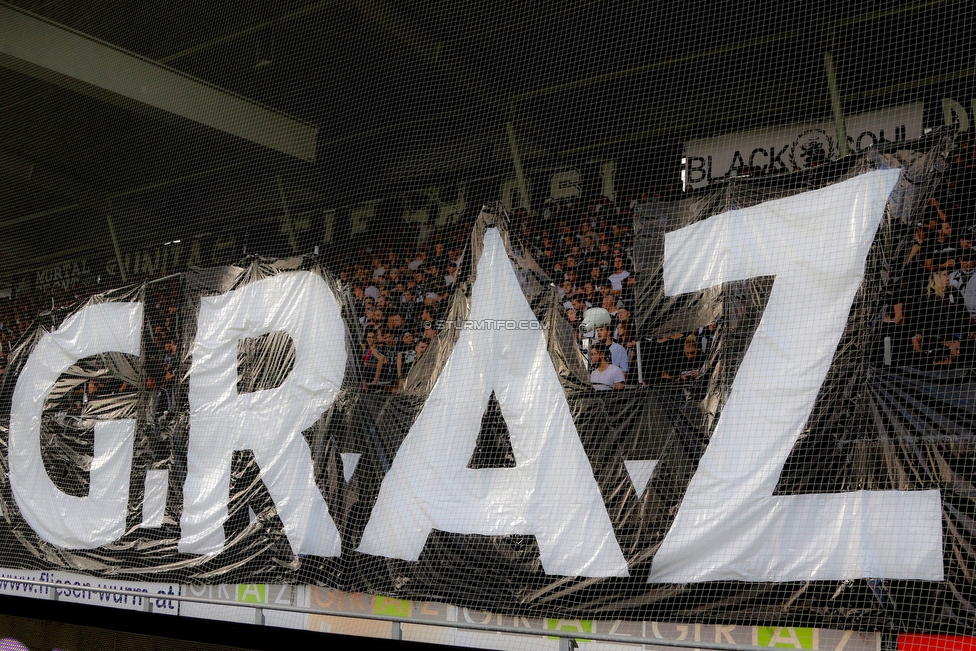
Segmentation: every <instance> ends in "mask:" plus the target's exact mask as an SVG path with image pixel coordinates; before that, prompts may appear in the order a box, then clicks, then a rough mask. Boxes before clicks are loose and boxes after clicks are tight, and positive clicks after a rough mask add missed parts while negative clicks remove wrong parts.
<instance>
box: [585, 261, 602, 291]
mask: <svg viewBox="0 0 976 651" xmlns="http://www.w3.org/2000/svg"><path fill="white" fill-rule="evenodd" d="M603 271H604V269H603V267H602V265H600V264H595V265H593V266H592V267H590V275H589V277H588V278H589V280H590V282H591V283H593V286H594V287H599V286H600V285H601V284H603V280H604V276H603Z"/></svg>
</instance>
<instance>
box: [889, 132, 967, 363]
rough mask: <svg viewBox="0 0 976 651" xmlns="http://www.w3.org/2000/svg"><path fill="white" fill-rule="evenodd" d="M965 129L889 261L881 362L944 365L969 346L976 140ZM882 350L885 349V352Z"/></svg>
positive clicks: (962, 359) (962, 357) (963, 356)
mask: <svg viewBox="0 0 976 651" xmlns="http://www.w3.org/2000/svg"><path fill="white" fill-rule="evenodd" d="M974 144H976V143H974V142H973V140H972V138H971V136H969V135H968V134H966V135H964V136H963V137H962V138H961V139H960V140H959V141H958V142H957V147H956V149H955V150H954V151H953V155H952V159H951V161H950V162H949V165H948V168H947V169H946V171H945V174H944V176H943V178H942V181H941V183H939V185H938V186H937V188H936V192H935V196H933V197H932V198H930V199H929V200H928V202H927V203H926V205H925V206H924V208H923V209H922V211H921V214H920V215H918V218H917V220H916V222H915V224H914V225H913V226H912V227H911V232H909V233H908V234H907V235H906V237H904V238H902V240H901V242H900V246H899V248H898V249H897V251H896V253H895V259H894V260H893V261H892V263H891V267H892V273H891V277H890V280H889V282H888V289H887V294H886V296H885V297H884V298H885V304H884V307H883V308H882V310H881V311H880V315H879V318H878V323H877V330H876V332H877V334H878V335H879V337H878V345H877V350H878V351H879V357H881V356H882V355H883V356H884V362H885V363H893V364H895V365H910V366H915V367H919V368H931V369H939V368H942V369H949V368H953V367H957V366H961V365H963V364H965V365H967V366H968V365H969V364H971V363H972V362H973V361H976V360H974V353H976V341H974V338H976V282H972V279H973V276H974V275H976V274H974V272H976V249H974V248H973V240H974V239H976V212H974V209H976V196H974V195H973V193H972V189H973V184H974V182H976V146H974ZM884 351H888V352H884Z"/></svg>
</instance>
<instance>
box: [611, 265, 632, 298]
mask: <svg viewBox="0 0 976 651" xmlns="http://www.w3.org/2000/svg"><path fill="white" fill-rule="evenodd" d="M628 278H630V272H629V271H627V269H625V268H624V259H623V258H621V257H616V258H614V259H613V273H612V274H610V277H609V280H610V284H611V285H612V287H613V293H614V294H620V293H622V292H623V290H624V281H625V280H627V279H628Z"/></svg>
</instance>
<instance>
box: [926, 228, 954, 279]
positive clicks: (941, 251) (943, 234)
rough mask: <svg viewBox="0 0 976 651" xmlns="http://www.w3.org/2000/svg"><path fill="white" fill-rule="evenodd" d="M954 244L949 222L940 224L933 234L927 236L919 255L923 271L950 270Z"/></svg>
mask: <svg viewBox="0 0 976 651" xmlns="http://www.w3.org/2000/svg"><path fill="white" fill-rule="evenodd" d="M955 244H956V243H955V242H954V241H953V239H952V224H950V223H949V222H941V223H940V224H939V225H938V226H937V227H936V229H935V233H934V234H933V233H929V234H927V235H926V237H925V242H924V243H923V244H922V246H921V252H920V253H919V259H920V260H921V261H922V266H923V267H924V268H925V271H928V272H930V273H931V272H933V271H938V270H939V269H952V268H953V267H954V266H955V255H954V254H955V252H956V246H955Z"/></svg>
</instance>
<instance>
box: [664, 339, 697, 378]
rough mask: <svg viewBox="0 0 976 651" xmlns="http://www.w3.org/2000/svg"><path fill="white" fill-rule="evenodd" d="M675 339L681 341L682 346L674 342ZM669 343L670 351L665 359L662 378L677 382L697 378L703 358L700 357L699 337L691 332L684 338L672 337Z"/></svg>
mask: <svg viewBox="0 0 976 651" xmlns="http://www.w3.org/2000/svg"><path fill="white" fill-rule="evenodd" d="M675 341H677V342H681V343H680V346H681V347H680V348H677V347H676V346H675V345H674V343H672V342H675ZM667 345H668V346H669V351H668V354H667V355H665V357H664V359H663V362H664V364H663V367H662V369H661V378H662V379H664V380H673V381H675V382H684V381H686V380H693V379H695V378H697V377H698V369H699V367H700V366H701V360H699V359H698V337H696V336H695V335H693V334H691V335H688V336H687V337H684V339H683V340H682V339H680V338H678V339H671V340H670V341H669V342H668V344H667Z"/></svg>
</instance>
